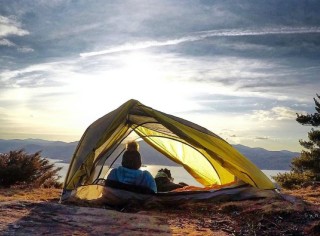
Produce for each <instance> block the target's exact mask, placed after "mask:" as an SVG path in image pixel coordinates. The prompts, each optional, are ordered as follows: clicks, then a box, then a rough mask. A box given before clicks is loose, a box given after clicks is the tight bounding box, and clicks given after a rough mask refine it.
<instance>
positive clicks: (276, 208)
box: [0, 186, 320, 236]
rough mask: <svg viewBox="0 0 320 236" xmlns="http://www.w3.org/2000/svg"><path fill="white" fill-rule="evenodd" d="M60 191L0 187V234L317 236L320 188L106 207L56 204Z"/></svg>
mask: <svg viewBox="0 0 320 236" xmlns="http://www.w3.org/2000/svg"><path fill="white" fill-rule="evenodd" d="M60 192H61V190H60V189H31V190H30V189H19V188H10V189H0V232H1V233H0V235H272V236H276V235H320V233H319V232H320V188H319V187H311V186H309V187H307V188H305V189H302V190H297V191H283V193H284V194H285V195H283V196H284V198H283V197H280V196H278V197H275V198H268V199H255V200H245V201H232V202H230V201H228V202H227V201H211V202H210V201H206V202H189V203H185V204H182V205H176V206H161V207H160V206H148V207H140V206H137V205H131V206H127V207H126V208H124V209H121V211H120V209H117V210H112V209H106V208H105V207H99V208H98V207H88V206H75V205H63V204H60V203H59V202H58V201H59V196H60Z"/></svg>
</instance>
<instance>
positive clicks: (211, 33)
mask: <svg viewBox="0 0 320 236" xmlns="http://www.w3.org/2000/svg"><path fill="white" fill-rule="evenodd" d="M309 33H320V27H296V28H295V27H278V28H264V29H259V30H257V29H234V30H208V31H200V32H194V33H192V34H190V35H189V36H184V37H178V38H175V39H170V40H164V41H156V40H154V41H143V42H138V43H126V44H122V45H119V46H115V47H112V48H109V49H106V50H101V51H94V52H86V53H80V56H81V57H90V56H98V55H103V54H109V53H116V52H124V51H133V50H139V49H146V48H150V47H163V46H169V45H177V44H181V43H186V42H193V41H199V40H203V39H206V38H211V37H235V36H260V35H273V34H277V35H283V34H309Z"/></svg>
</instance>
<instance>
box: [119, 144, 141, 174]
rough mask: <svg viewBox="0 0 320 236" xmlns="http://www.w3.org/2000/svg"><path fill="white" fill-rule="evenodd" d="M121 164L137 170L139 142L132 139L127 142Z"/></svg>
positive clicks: (139, 164) (138, 166)
mask: <svg viewBox="0 0 320 236" xmlns="http://www.w3.org/2000/svg"><path fill="white" fill-rule="evenodd" d="M121 164H122V166H123V167H125V168H128V169H132V170H138V169H139V168H140V167H141V165H142V163H141V155H140V153H139V144H138V143H137V142H135V141H133V142H129V143H127V146H126V151H125V152H124V153H123V156H122V163H121Z"/></svg>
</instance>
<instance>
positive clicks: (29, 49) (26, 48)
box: [18, 47, 34, 53]
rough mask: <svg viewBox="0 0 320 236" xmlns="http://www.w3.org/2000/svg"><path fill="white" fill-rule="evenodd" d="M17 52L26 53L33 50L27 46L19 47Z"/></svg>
mask: <svg viewBox="0 0 320 236" xmlns="http://www.w3.org/2000/svg"><path fill="white" fill-rule="evenodd" d="M18 51H19V52H23V53H28V52H33V51H34V49H33V48H29V47H20V48H18Z"/></svg>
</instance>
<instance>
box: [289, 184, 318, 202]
mask: <svg viewBox="0 0 320 236" xmlns="http://www.w3.org/2000/svg"><path fill="white" fill-rule="evenodd" d="M284 193H286V194H289V195H292V196H295V197H297V198H300V199H302V200H303V201H305V202H308V203H311V204H314V205H318V206H320V186H308V187H306V188H302V189H297V190H284Z"/></svg>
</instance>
